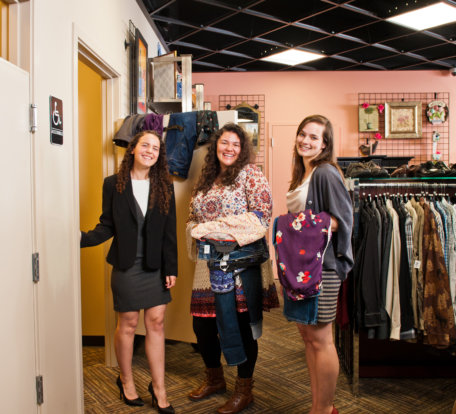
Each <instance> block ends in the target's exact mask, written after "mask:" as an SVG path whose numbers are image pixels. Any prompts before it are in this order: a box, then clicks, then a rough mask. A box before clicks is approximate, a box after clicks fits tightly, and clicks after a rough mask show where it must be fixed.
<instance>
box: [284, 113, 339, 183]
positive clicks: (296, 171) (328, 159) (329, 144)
mask: <svg viewBox="0 0 456 414" xmlns="http://www.w3.org/2000/svg"><path fill="white" fill-rule="evenodd" d="M310 122H315V123H317V124H320V125H323V126H324V130H323V143H324V144H325V147H324V148H323V149H322V150H321V152H320V154H318V155H317V156H316V157H315V158H314V159H313V160H311V161H310V165H311V166H312V167H313V168H314V167H317V166H318V165H321V164H324V163H328V164H331V165H333V166H334V167H336V168H337V170H338V171H339V173H340V175H341V177H342V178H343V176H344V175H343V174H342V171H341V169H340V168H339V166H338V165H337V164H336V163H335V162H334V160H333V157H334V154H333V151H334V131H333V126H332V124H331V121H330V120H329V119H328V118H326V117H325V116H323V115H310V116H308V117H306V118H304V119H303V120H302V121H301V123H300V124H299V126H298V130H297V131H296V137H297V136H298V135H299V133H300V132H301V131H302V129H303V128H304V127H305V126H306V125H307V124H308V123H310ZM293 145H294V147H293V171H292V175H291V181H290V188H289V189H288V191H293V190H295V189H296V188H297V187H299V185H301V183H302V180H303V179H304V174H305V172H306V169H305V167H304V163H303V162H302V157H301V156H300V155H299V154H298V151H297V149H296V139H295V142H294V144H293Z"/></svg>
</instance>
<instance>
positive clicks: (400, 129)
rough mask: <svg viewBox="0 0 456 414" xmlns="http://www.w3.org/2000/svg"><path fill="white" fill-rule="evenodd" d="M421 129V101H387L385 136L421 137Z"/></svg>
mask: <svg viewBox="0 0 456 414" xmlns="http://www.w3.org/2000/svg"><path fill="white" fill-rule="evenodd" d="M421 131H422V104H421V101H407V102H386V104H385V138H421V137H422V133H421Z"/></svg>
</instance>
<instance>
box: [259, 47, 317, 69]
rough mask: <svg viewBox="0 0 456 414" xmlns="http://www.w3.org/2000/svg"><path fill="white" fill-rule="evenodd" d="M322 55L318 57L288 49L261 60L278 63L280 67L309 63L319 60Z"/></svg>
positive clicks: (302, 51) (314, 54)
mask: <svg viewBox="0 0 456 414" xmlns="http://www.w3.org/2000/svg"><path fill="white" fill-rule="evenodd" d="M322 57H324V55H319V54H317V53H310V52H306V51H304V50H297V49H288V50H285V51H283V52H279V53H275V54H274V55H269V56H266V57H264V58H261V60H265V61H267V62H275V63H280V64H282V65H289V66H294V65H299V64H300V63H305V62H310V61H312V60H316V59H321V58H322Z"/></svg>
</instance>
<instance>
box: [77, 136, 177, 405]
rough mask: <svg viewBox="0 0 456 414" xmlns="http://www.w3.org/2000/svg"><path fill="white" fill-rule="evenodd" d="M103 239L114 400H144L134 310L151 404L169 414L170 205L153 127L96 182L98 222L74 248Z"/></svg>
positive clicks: (173, 269)
mask: <svg viewBox="0 0 456 414" xmlns="http://www.w3.org/2000/svg"><path fill="white" fill-rule="evenodd" d="M111 237H114V239H113V241H112V244H111V248H110V249H109V253H108V256H107V261H108V263H110V264H111V265H112V266H113V270H112V277H111V288H112V293H113V299H114V310H116V311H117V312H118V319H117V328H116V332H115V335H114V344H115V351H116V356H117V361H118V363H119V368H120V375H119V377H118V378H117V385H118V387H119V390H120V397H121V398H123V400H124V402H125V403H126V404H127V405H135V406H142V405H144V402H143V400H142V399H141V398H140V397H138V394H137V393H136V388H135V384H134V380H133V372H132V366H131V365H132V364H131V362H132V357H133V340H134V335H135V330H136V327H137V324H138V319H139V311H140V310H141V309H144V325H145V327H146V342H145V343H146V355H147V358H148V361H149V366H150V371H151V376H152V381H151V383H150V384H149V392H150V393H151V394H152V404H153V405H155V404H156V405H157V408H158V412H159V413H174V409H173V407H172V406H171V405H170V404H169V402H168V399H167V396H166V390H165V334H164V325H163V321H164V316H165V309H166V304H167V303H168V302H169V301H170V300H171V295H170V292H169V289H170V288H171V287H173V286H174V285H175V283H176V275H177V241H176V206H175V200H174V190H173V184H172V182H171V179H170V177H169V174H168V166H167V162H166V151H165V145H164V143H163V142H162V140H161V138H160V136H159V135H157V133H155V132H153V131H143V132H141V133H139V134H137V135H136V136H135V137H134V138H133V140H132V141H131V143H130V144H129V146H128V148H127V150H126V152H125V156H124V159H123V160H122V164H121V166H120V169H119V172H118V173H117V174H115V175H112V176H110V177H107V178H106V179H105V180H104V184H103V212H102V214H101V216H100V221H99V223H98V224H97V226H96V227H95V228H94V229H93V230H91V231H89V232H87V233H86V232H81V247H89V246H95V245H98V244H100V243H103V242H104V241H106V240H108V239H109V238H111Z"/></svg>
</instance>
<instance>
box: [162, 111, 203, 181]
mask: <svg viewBox="0 0 456 414" xmlns="http://www.w3.org/2000/svg"><path fill="white" fill-rule="evenodd" d="M195 143H196V112H182V113H177V114H171V115H170V117H169V122H168V127H167V128H166V156H167V158H168V169H169V172H170V174H172V175H177V176H178V177H182V178H187V176H188V170H189V168H190V164H191V163H192V157H193V149H194V148H195Z"/></svg>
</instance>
